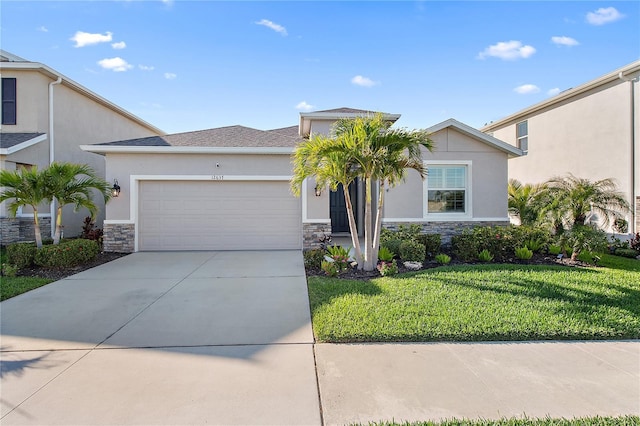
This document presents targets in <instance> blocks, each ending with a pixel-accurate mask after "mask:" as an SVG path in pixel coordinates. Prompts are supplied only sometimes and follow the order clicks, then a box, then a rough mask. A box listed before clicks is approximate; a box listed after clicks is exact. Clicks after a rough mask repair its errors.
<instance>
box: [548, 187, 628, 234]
mask: <svg viewBox="0 0 640 426" xmlns="http://www.w3.org/2000/svg"><path fill="white" fill-rule="evenodd" d="M547 187H548V188H549V192H550V194H551V195H552V196H553V198H554V199H555V200H557V201H558V203H559V204H561V205H562V206H563V210H564V211H565V212H566V218H567V220H568V222H569V223H568V224H569V226H570V227H573V225H585V224H586V222H587V219H589V216H590V215H591V214H592V213H596V214H598V215H599V216H600V218H601V219H602V223H603V224H604V225H605V226H608V225H609V224H610V223H611V218H619V217H622V216H623V214H624V213H626V212H628V211H630V207H629V203H628V202H627V200H626V199H625V197H624V195H623V194H622V193H621V192H618V191H617V186H616V184H615V181H614V180H613V179H611V178H608V179H602V180H598V181H595V182H592V181H590V180H588V179H584V178H579V177H576V176H574V175H572V174H568V175H566V176H563V177H559V176H556V177H553V178H552V179H550V180H549V181H547Z"/></svg>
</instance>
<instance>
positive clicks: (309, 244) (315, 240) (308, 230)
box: [302, 223, 331, 250]
mask: <svg viewBox="0 0 640 426" xmlns="http://www.w3.org/2000/svg"><path fill="white" fill-rule="evenodd" d="M330 235H331V224H330V223H303V224H302V236H303V238H302V248H303V249H304V250H311V249H317V248H321V247H322V243H321V241H320V239H321V238H322V237H325V236H330Z"/></svg>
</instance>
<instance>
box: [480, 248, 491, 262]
mask: <svg viewBox="0 0 640 426" xmlns="http://www.w3.org/2000/svg"><path fill="white" fill-rule="evenodd" d="M478 260H479V261H480V262H491V261H492V260H493V255H492V254H491V252H490V251H489V250H487V249H484V250H482V251H481V252H480V253H478Z"/></svg>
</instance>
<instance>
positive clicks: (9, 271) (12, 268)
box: [0, 263, 18, 277]
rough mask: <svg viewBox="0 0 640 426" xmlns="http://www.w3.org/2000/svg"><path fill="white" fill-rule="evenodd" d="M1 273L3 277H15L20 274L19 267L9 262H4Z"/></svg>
mask: <svg viewBox="0 0 640 426" xmlns="http://www.w3.org/2000/svg"><path fill="white" fill-rule="evenodd" d="M0 275H2V276H3V277H15V276H16V275H18V267H17V266H16V265H11V264H9V263H3V264H2V268H1V269H0Z"/></svg>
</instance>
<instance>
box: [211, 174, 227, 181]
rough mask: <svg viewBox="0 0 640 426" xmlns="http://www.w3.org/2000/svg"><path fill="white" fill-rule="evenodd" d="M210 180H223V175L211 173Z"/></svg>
mask: <svg viewBox="0 0 640 426" xmlns="http://www.w3.org/2000/svg"><path fill="white" fill-rule="evenodd" d="M211 180H224V175H213V176H211Z"/></svg>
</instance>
